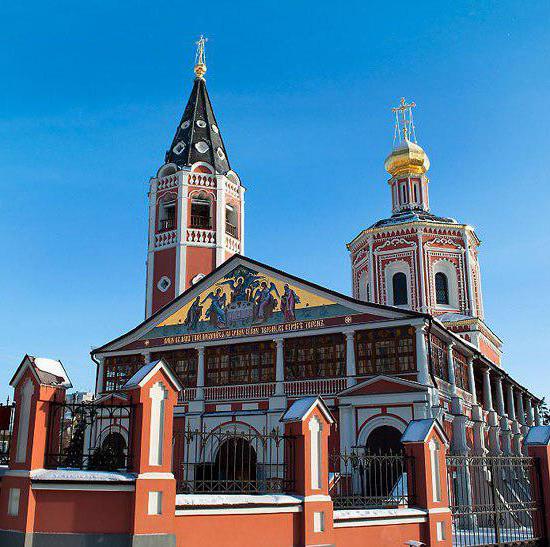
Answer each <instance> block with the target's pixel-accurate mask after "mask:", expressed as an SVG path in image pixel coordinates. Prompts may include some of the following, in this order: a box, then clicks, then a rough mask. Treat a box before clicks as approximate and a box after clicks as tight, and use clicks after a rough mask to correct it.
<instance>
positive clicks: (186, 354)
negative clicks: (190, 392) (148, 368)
mask: <svg viewBox="0 0 550 547" xmlns="http://www.w3.org/2000/svg"><path fill="white" fill-rule="evenodd" d="M157 359H164V360H165V361H166V362H167V363H168V364H169V365H170V368H172V370H173V371H174V372H175V373H176V375H177V377H178V379H179V381H180V382H181V384H182V385H183V386H184V387H195V386H196V385H197V366H198V362H199V357H198V353H197V350H196V349H181V350H176V351H165V352H163V353H153V355H152V360H153V361H156V360H157Z"/></svg>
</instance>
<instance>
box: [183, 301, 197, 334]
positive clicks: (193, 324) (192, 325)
mask: <svg viewBox="0 0 550 547" xmlns="http://www.w3.org/2000/svg"><path fill="white" fill-rule="evenodd" d="M201 316H202V306H201V299H200V296H197V298H195V300H194V302H193V304H191V307H190V308H189V311H188V312H187V316H186V317H185V321H184V322H183V324H184V325H185V326H186V327H187V328H188V329H189V330H197V324H198V322H199V321H200V318H201Z"/></svg>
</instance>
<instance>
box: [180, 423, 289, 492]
mask: <svg viewBox="0 0 550 547" xmlns="http://www.w3.org/2000/svg"><path fill="white" fill-rule="evenodd" d="M294 442H295V439H294V437H290V436H288V435H285V434H284V433H282V432H280V431H278V430H276V429H275V430H273V431H271V432H267V431H263V432H258V431H256V430H254V429H252V428H250V427H246V426H243V425H242V424H240V425H232V426H227V427H223V428H219V429H215V430H209V429H206V428H205V429H196V430H191V429H188V430H186V431H184V432H177V433H175V434H174V440H173V443H174V446H173V451H174V459H173V468H174V476H175V477H176V483H177V492H178V494H197V493H200V494H214V493H216V494H220V493H226V494H271V493H282V492H292V491H293V489H294V462H295V444H294Z"/></svg>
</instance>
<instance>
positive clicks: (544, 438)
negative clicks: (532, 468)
mask: <svg viewBox="0 0 550 547" xmlns="http://www.w3.org/2000/svg"><path fill="white" fill-rule="evenodd" d="M549 443H550V425H535V426H533V427H531V428H530V429H529V431H528V432H527V435H526V436H525V439H524V441H523V444H524V445H525V446H533V445H543V446H546V445H548V444H549Z"/></svg>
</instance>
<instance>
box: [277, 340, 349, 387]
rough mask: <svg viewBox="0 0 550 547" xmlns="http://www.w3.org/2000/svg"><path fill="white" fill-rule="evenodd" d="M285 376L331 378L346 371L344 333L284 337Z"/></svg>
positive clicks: (294, 378)
mask: <svg viewBox="0 0 550 547" xmlns="http://www.w3.org/2000/svg"><path fill="white" fill-rule="evenodd" d="M284 348H285V350H284V359H285V378H288V379H289V380H301V379H304V378H333V377H336V376H345V374H346V348H345V344H344V335H343V334H327V335H323V336H303V337H300V338H287V339H285V342H284Z"/></svg>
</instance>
